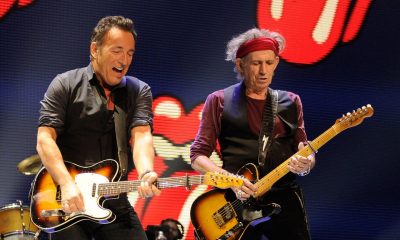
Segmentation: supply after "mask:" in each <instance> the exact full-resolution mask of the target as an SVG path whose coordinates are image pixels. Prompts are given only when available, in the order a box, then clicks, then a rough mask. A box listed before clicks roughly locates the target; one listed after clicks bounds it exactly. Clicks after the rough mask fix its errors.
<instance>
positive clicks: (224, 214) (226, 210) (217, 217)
mask: <svg viewBox="0 0 400 240" xmlns="http://www.w3.org/2000/svg"><path fill="white" fill-rule="evenodd" d="M212 217H213V219H214V221H215V223H216V224H217V225H218V227H219V228H221V227H223V226H224V225H225V224H226V223H227V222H229V221H230V220H231V219H233V218H234V217H236V214H235V211H234V210H233V208H232V206H231V205H230V204H225V205H224V206H223V207H222V208H220V209H218V211H217V212H215V213H214V214H213V216H212Z"/></svg>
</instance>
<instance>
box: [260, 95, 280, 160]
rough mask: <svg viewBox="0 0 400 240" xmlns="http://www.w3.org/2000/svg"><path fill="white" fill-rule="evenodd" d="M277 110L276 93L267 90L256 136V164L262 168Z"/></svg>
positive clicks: (270, 141)
mask: <svg viewBox="0 0 400 240" xmlns="http://www.w3.org/2000/svg"><path fill="white" fill-rule="evenodd" d="M277 109H278V91H276V90H273V89H271V88H268V96H267V102H266V103H265V107H264V114H263V120H262V126H261V130H260V135H259V136H258V164H259V165H260V166H261V167H263V166H264V165H265V159H266V157H267V153H268V149H269V147H270V146H271V143H272V138H273V136H272V131H273V130H274V126H275V124H274V123H275V121H274V120H275V117H276V113H277Z"/></svg>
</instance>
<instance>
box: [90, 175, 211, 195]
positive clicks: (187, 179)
mask: <svg viewBox="0 0 400 240" xmlns="http://www.w3.org/2000/svg"><path fill="white" fill-rule="evenodd" d="M141 182H142V181H140V180H136V181H120V182H110V183H100V184H99V185H98V189H97V193H98V195H99V196H110V195H111V196H112V195H118V194H120V193H127V192H134V191H136V190H137V188H138V187H139V186H140V183H141ZM203 183H204V176H203V175H196V176H184V177H169V178H158V180H157V182H155V183H154V185H155V186H156V187H157V188H159V189H162V188H173V187H187V188H190V187H191V186H192V185H200V184H203Z"/></svg>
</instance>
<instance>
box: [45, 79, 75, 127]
mask: <svg viewBox="0 0 400 240" xmlns="http://www.w3.org/2000/svg"><path fill="white" fill-rule="evenodd" d="M67 104H68V96H67V89H66V87H65V85H64V84H63V81H62V78H61V77H60V76H57V77H56V78H54V79H53V81H52V82H51V84H50V85H49V87H48V89H47V91H46V93H45V94H44V98H43V100H42V101H40V105H41V107H40V116H39V123H38V126H39V127H40V126H47V127H52V128H55V129H56V131H57V133H58V134H59V133H61V132H63V131H64V123H65V116H66V107H67Z"/></svg>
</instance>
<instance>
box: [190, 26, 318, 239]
mask: <svg viewBox="0 0 400 240" xmlns="http://www.w3.org/2000/svg"><path fill="white" fill-rule="evenodd" d="M284 46H285V41H284V38H283V37H282V36H281V35H280V34H279V33H277V32H272V31H269V30H266V29H257V28H253V29H250V30H248V31H246V32H244V33H242V34H239V35H238V36H236V37H234V38H233V39H232V40H231V41H230V42H229V43H228V45H227V51H226V54H227V58H226V60H228V61H232V62H233V63H234V65H235V72H236V73H237V78H238V79H239V80H240V82H239V83H237V84H234V85H232V86H229V87H227V88H225V89H222V90H218V91H215V92H213V93H211V94H210V95H209V96H208V97H207V100H206V103H205V105H204V109H203V112H202V119H201V123H200V127H199V131H198V133H197V136H196V138H195V140H194V142H193V144H192V146H191V149H190V150H191V152H190V158H191V161H192V167H193V168H194V169H196V170H198V171H200V172H214V171H217V172H229V173H237V172H240V171H241V170H247V169H250V166H256V168H257V169H258V171H259V173H258V172H257V173H253V176H257V177H258V174H260V178H261V177H263V176H265V175H266V174H268V173H270V172H273V171H274V170H275V168H277V166H279V165H280V164H281V163H283V162H284V161H285V160H286V159H289V158H290V160H289V164H288V166H287V169H286V170H288V171H290V172H289V173H288V174H287V175H285V176H284V177H282V178H281V179H280V180H279V181H277V182H276V183H275V184H274V185H273V186H272V188H271V189H270V191H268V192H267V193H265V194H264V195H263V196H259V198H258V199H257V200H258V202H254V201H248V202H247V200H248V199H249V198H250V197H254V196H256V195H257V193H258V192H257V191H259V190H260V188H261V187H259V185H257V183H252V182H251V181H249V180H247V179H245V181H244V182H245V184H244V185H243V186H241V187H233V188H232V191H233V193H232V194H231V195H233V198H234V199H233V200H232V199H229V196H230V195H229V194H226V196H224V197H226V198H227V201H229V202H230V203H231V204H227V206H228V205H229V206H232V209H234V208H235V209H240V207H241V206H242V205H241V203H242V202H243V201H245V203H244V204H243V205H245V204H247V203H248V204H250V205H252V206H251V208H252V207H254V209H258V208H261V210H262V212H263V213H265V214H264V216H265V215H268V212H269V210H270V206H275V205H276V204H277V205H276V206H280V207H281V212H280V214H277V215H274V216H272V217H271V220H269V221H267V220H268V216H267V217H264V218H261V219H260V220H259V221H257V222H260V223H259V224H257V225H256V224H255V223H256V222H252V224H250V225H248V227H247V228H246V231H244V232H243V236H241V239H251V240H253V239H265V237H267V238H268V239H296V240H300V239H309V238H310V236H309V229H308V223H307V218H306V214H305V208H304V201H303V195H302V192H301V189H300V187H299V185H298V184H297V183H296V175H300V176H305V175H307V174H308V173H309V172H310V170H311V169H312V168H313V167H314V164H315V158H314V156H313V154H311V155H309V156H308V157H303V156H294V157H292V158H291V156H292V155H293V154H295V153H296V152H297V150H298V149H299V148H302V147H303V146H304V144H307V136H306V133H305V129H304V120H303V108H302V104H301V100H300V97H299V96H298V95H297V94H295V93H292V92H288V91H277V90H273V89H271V88H270V87H269V86H270V84H271V82H272V78H273V76H274V73H275V69H276V68H277V66H278V63H279V54H280V53H281V52H282V51H283V49H284ZM217 142H218V143H219V146H220V153H221V157H222V162H223V165H222V167H220V166H217V165H216V164H215V163H214V162H213V161H212V160H211V159H210V158H209V157H210V155H211V153H212V152H213V151H214V150H215V148H216V146H217ZM252 169H254V168H252ZM283 171H284V170H282V172H283ZM277 174H279V171H277ZM278 179H279V178H278ZM252 180H256V179H252ZM228 195H229V196H228ZM215 199H219V198H215ZM204 205H206V204H204ZM251 208H250V210H252V209H251ZM221 209H222V208H221ZM221 209H218V211H217V212H215V215H217V216H218V214H220V212H224V211H226V213H225V214H221V215H223V216H222V217H221V219H222V220H221V219H219V220H220V221H221V222H223V220H225V218H226V219H230V218H229V216H233V215H235V214H230V210H227V209H228V208H227V209H225V208H223V209H222V210H223V211H222V210H221ZM229 209H230V208H229ZM204 211H206V209H205V210H204ZM239 214H240V213H239ZM239 214H238V215H239ZM213 217H214V216H213ZM216 218H217V217H216ZM239 218H241V217H239ZM250 219H252V218H250ZM264 220H265V221H264ZM201 227H204V226H201ZM224 227H225V226H224ZM235 227H238V229H240V224H237V225H235ZM235 227H232V229H233V231H230V230H229V229H225V231H226V232H223V234H225V233H226V234H228V235H230V234H231V233H232V232H234V231H235V230H234V229H235ZM208 231H209V232H212V231H213V229H208ZM214 231H219V229H217V228H216V229H214ZM202 234H204V232H203V233H202ZM235 234H236V233H235ZM237 234H239V233H237ZM236 237H238V236H236ZM216 238H219V236H217V237H215V238H214V239H216ZM221 238H222V236H221ZM223 238H224V239H225V238H226V236H225V235H224V236H223ZM235 239H236V238H235Z"/></svg>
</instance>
